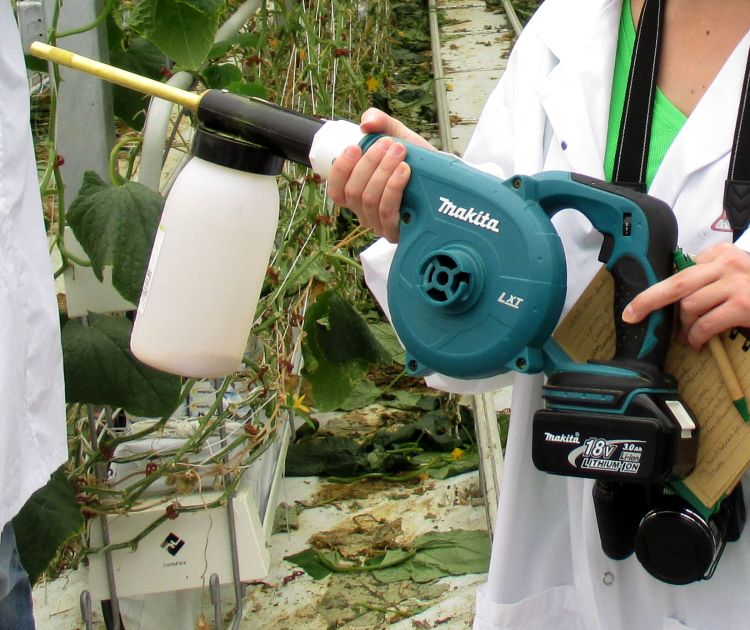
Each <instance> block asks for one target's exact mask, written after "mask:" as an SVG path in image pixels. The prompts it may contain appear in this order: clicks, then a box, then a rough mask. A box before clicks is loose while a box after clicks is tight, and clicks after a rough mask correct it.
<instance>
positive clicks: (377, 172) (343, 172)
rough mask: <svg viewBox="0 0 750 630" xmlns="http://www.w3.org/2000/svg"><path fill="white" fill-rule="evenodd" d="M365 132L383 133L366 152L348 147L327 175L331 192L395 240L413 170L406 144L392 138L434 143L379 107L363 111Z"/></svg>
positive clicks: (366, 222) (365, 221)
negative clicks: (408, 161)
mask: <svg viewBox="0 0 750 630" xmlns="http://www.w3.org/2000/svg"><path fill="white" fill-rule="evenodd" d="M360 128H361V129H362V131H363V132H364V133H383V134H386V135H387V136H390V137H387V138H380V139H379V140H378V141H377V142H376V143H375V144H374V145H372V146H371V147H370V148H369V149H368V150H367V151H366V152H365V153H364V155H363V154H362V149H361V148H360V147H359V146H351V147H348V148H347V149H346V150H345V151H344V152H343V153H342V154H341V155H340V156H339V157H338V158H336V161H335V162H334V163H333V166H332V167H331V172H330V174H329V176H328V196H329V197H330V198H331V199H333V201H335V202H336V203H337V204H339V205H341V206H344V207H345V208H349V209H350V210H352V211H353V212H354V213H355V214H356V215H357V217H358V218H359V221H360V223H361V224H362V225H363V226H365V227H370V228H372V229H373V230H374V232H375V233H376V234H378V235H380V236H385V238H387V239H388V240H389V241H391V242H392V243H395V242H396V241H397V240H398V223H399V215H398V212H399V208H400V207H401V199H402V196H403V192H404V188H406V184H407V183H408V182H409V176H410V174H411V172H410V169H409V165H408V164H407V163H406V162H404V158H405V157H406V147H405V146H404V145H403V144H401V143H400V142H394V140H393V139H392V138H398V139H401V140H405V141H407V142H410V143H411V144H415V145H417V146H421V147H425V148H430V149H432V148H433V146H432V145H431V144H430V143H429V142H427V141H426V140H425V139H424V138H422V137H421V136H420V135H419V134H417V133H415V132H413V131H412V130H411V129H409V128H408V127H406V125H404V124H403V123H401V122H399V121H398V120H396V119H395V118H392V117H391V116H388V115H387V114H386V113H385V112H382V111H380V110H377V109H368V110H367V111H366V112H365V113H364V114H362V121H361V124H360Z"/></svg>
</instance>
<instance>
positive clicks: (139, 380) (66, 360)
mask: <svg viewBox="0 0 750 630" xmlns="http://www.w3.org/2000/svg"><path fill="white" fill-rule="evenodd" d="M88 323H89V325H88V326H85V327H84V326H83V325H82V324H80V323H79V322H78V321H75V320H68V321H67V322H66V323H65V326H63V329H62V346H63V366H64V371H65V397H66V399H67V401H68V402H80V403H91V404H95V405H112V406H113V407H122V408H124V409H125V410H126V411H128V412H130V413H133V414H135V415H138V416H149V417H158V416H163V415H165V414H168V413H170V412H171V411H172V410H173V409H174V408H175V407H176V406H177V402H178V399H179V397H180V386H181V380H180V378H179V377H177V376H173V375H171V374H166V373H165V372H160V371H159V370H155V369H153V368H150V367H148V366H146V365H144V364H143V363H141V362H140V361H138V359H136V358H135V357H134V356H133V355H132V354H131V353H130V333H131V330H132V324H131V323H130V320H128V319H126V318H124V317H113V316H110V315H97V314H95V313H91V314H89V316H88Z"/></svg>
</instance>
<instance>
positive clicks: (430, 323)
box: [362, 135, 676, 378]
mask: <svg viewBox="0 0 750 630" xmlns="http://www.w3.org/2000/svg"><path fill="white" fill-rule="evenodd" d="M378 137H379V136H378V135H371V136H367V137H366V138H365V139H364V140H363V141H362V147H363V149H364V150H367V148H369V147H370V146H371V145H372V143H373V142H374V141H375V140H376V139H377V138H378ZM406 162H407V163H408V164H409V166H410V167H411V178H410V181H409V184H408V186H407V187H406V189H405V191H404V196H403V201H402V206H401V224H400V237H399V245H398V248H397V250H396V254H395V257H394V260H393V264H392V267H391V271H390V275H389V278H388V305H389V309H390V313H391V321H392V323H393V326H394V328H395V329H396V332H397V334H398V336H399V338H400V340H401V342H402V343H403V345H404V347H405V348H406V368H407V371H408V372H409V373H411V374H414V375H419V374H426V373H429V372H439V373H441V374H445V375H447V376H452V377H456V378H482V377H488V376H493V375H496V374H499V373H502V372H506V371H509V370H515V371H518V372H525V373H534V372H540V371H542V370H545V371H547V372H548V373H549V372H554V371H556V370H558V369H576V367H575V366H576V365H578V364H575V363H574V362H573V361H572V360H570V359H569V357H567V355H566V354H565V353H564V352H562V351H561V349H560V348H559V347H555V348H549V351H545V348H544V346H545V343H547V342H548V340H550V337H551V335H552V332H553V330H554V328H555V326H556V325H557V323H558V320H559V318H560V314H561V312H562V308H563V304H564V302H565V294H566V279H567V272H566V264H565V255H564V250H563V246H562V243H561V241H560V238H559V236H558V234H557V232H556V231H555V229H554V226H553V225H552V222H551V219H550V218H551V217H552V216H553V215H554V214H555V213H556V212H557V211H559V210H561V209H565V208H574V209H576V210H579V211H580V212H582V213H583V214H584V215H585V216H586V217H587V218H588V219H589V220H590V221H591V223H592V224H593V225H594V227H595V228H596V229H598V230H599V231H600V232H602V233H603V234H604V237H605V238H604V246H603V248H602V252H601V253H600V260H602V261H603V262H605V263H606V265H607V267H608V268H609V269H610V271H611V272H612V274H613V277H614V280H615V286H616V289H617V291H616V292H617V296H616V299H615V304H614V305H613V307H614V308H615V312H616V314H618V313H619V312H621V310H622V308H624V306H625V304H626V303H627V302H628V301H629V300H630V299H632V297H631V296H634V295H635V294H636V293H637V292H639V291H640V290H643V289H644V288H646V287H647V286H650V285H651V284H653V283H655V282H657V281H659V280H660V279H663V278H665V277H667V276H668V275H669V274H670V273H671V270H672V262H671V261H672V251H673V249H674V245H675V243H676V226H675V224H674V217H673V215H672V213H671V210H670V209H669V208H668V207H667V206H665V205H664V204H661V202H658V201H656V200H653V199H652V198H650V197H646V196H645V195H638V194H637V193H632V192H631V191H629V190H624V189H620V188H618V187H614V186H612V185H610V184H607V183H606V182H602V181H599V180H595V179H591V178H585V177H581V176H578V175H572V174H570V173H562V172H550V173H542V174H539V175H536V176H533V177H529V176H515V177H511V178H509V179H507V180H501V179H499V178H497V177H494V176H492V175H490V174H488V173H485V172H483V171H480V170H478V169H476V168H474V167H471V166H469V165H467V164H466V163H464V162H463V161H461V160H460V159H459V158H457V157H455V156H451V155H448V154H445V153H440V152H437V151H431V150H429V149H423V148H421V147H415V146H413V145H408V144H407V155H406ZM654 226H657V229H656V230H655V229H654ZM657 234H658V238H657ZM615 319H616V321H617V320H618V319H619V318H618V317H616V318H615ZM664 324H665V316H664V313H663V312H661V311H659V312H656V313H653V314H652V316H651V317H650V318H649V319H648V320H646V322H644V323H643V324H641V325H638V326H633V327H628V326H626V325H624V324H622V323H621V322H620V323H618V324H617V325H616V333H617V346H618V350H617V355H616V358H619V359H629V358H632V359H637V360H643V361H654V362H655V363H656V364H657V365H658V364H660V360H661V359H663V356H664V355H665V353H666V344H667V343H668V341H669V335H667V338H666V340H663V336H664V335H663V330H662V327H663V326H664ZM578 367H579V368H580V367H583V368H584V372H585V371H586V370H588V369H593V370H595V371H598V373H601V370H602V366H598V367H593V366H592V367H591V368H588V367H585V366H580V365H579V366H578ZM612 370H613V372H614V373H615V374H622V373H623V369H622V368H616V367H612ZM625 371H627V370H625Z"/></svg>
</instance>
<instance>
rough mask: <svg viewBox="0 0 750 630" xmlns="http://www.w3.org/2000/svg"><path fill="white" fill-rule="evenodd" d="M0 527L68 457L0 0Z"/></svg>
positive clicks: (21, 87)
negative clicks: (0, 88) (0, 96)
mask: <svg viewBox="0 0 750 630" xmlns="http://www.w3.org/2000/svg"><path fill="white" fill-rule="evenodd" d="M0 86H2V99H0V435H1V436H2V438H0V526H2V524H4V523H6V522H8V521H9V520H10V519H11V518H13V516H15V515H16V514H17V513H18V511H19V510H20V509H21V507H22V506H23V504H24V503H25V502H26V500H27V499H28V498H29V496H31V494H32V492H34V490H36V489H37V488H40V487H41V486H43V485H44V484H45V483H47V480H48V479H49V476H50V474H51V473H52V472H54V471H55V470H56V469H57V468H58V467H59V466H60V465H61V464H63V463H64V462H65V460H66V458H67V444H66V430H65V401H64V391H63V377H62V350H61V345H60V326H59V320H58V314H57V303H56V300H55V291H54V283H53V278H52V264H51V262H50V257H49V254H48V252H47V240H46V236H45V231H44V222H43V217H42V206H41V201H40V198H39V185H38V182H37V171H36V163H35V161H34V152H33V144H32V138H31V129H30V126H29V92H28V84H27V79H26V71H25V66H24V60H23V54H22V52H21V44H20V40H19V36H18V29H17V27H16V22H15V19H14V17H13V10H12V9H11V6H10V2H8V0H0Z"/></svg>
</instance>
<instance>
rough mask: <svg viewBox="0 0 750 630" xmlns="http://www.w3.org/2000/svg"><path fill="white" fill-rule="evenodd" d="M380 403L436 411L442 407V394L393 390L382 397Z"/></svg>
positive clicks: (392, 406) (398, 407)
mask: <svg viewBox="0 0 750 630" xmlns="http://www.w3.org/2000/svg"><path fill="white" fill-rule="evenodd" d="M380 404H381V405H383V406H384V407H390V408H391V409H404V410H409V409H421V410H422V411H435V410H436V409H438V408H439V407H440V396H439V395H426V394H417V393H416V392H409V391H404V390H392V391H389V392H387V393H385V394H383V395H382V396H381V397H380Z"/></svg>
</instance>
